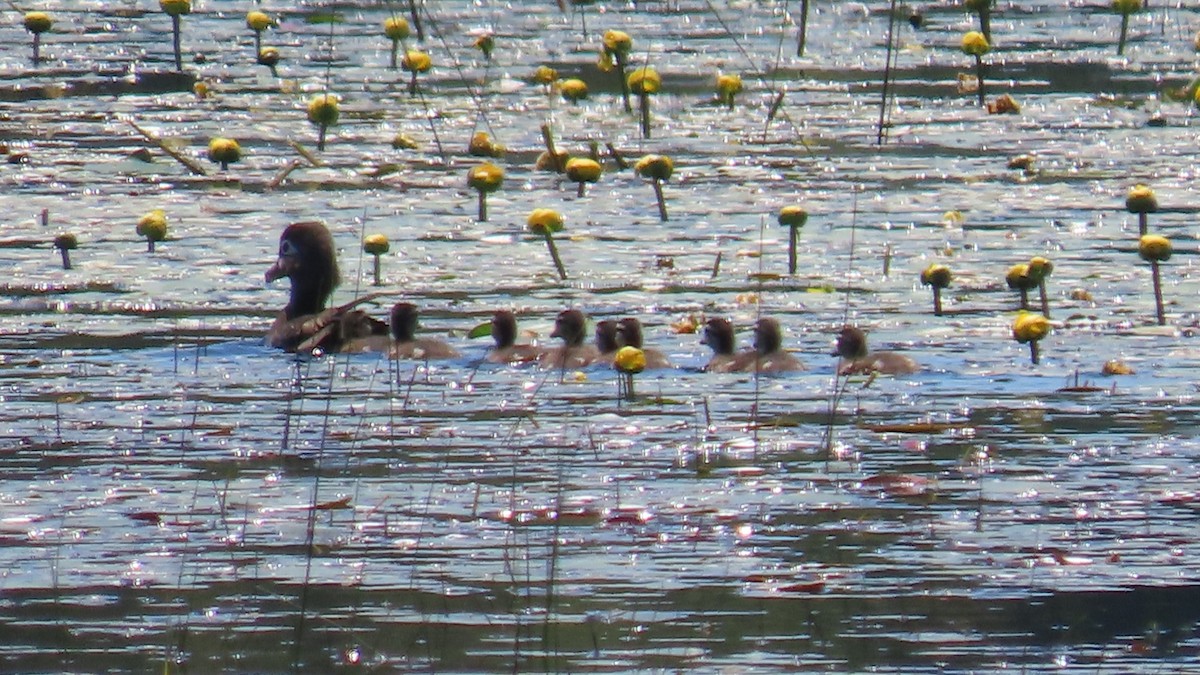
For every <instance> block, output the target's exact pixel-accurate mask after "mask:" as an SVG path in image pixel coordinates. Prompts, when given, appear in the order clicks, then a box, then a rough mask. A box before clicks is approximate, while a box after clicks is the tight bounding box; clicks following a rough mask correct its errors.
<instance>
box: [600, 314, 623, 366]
mask: <svg viewBox="0 0 1200 675" xmlns="http://www.w3.org/2000/svg"><path fill="white" fill-rule="evenodd" d="M620 348H621V344H620V342H619V339H618V337H617V322H616V321H612V320H609V319H605V320H603V321H597V322H596V351H597V352H599V354H598V355H597V356H596V363H601V364H605V365H612V362H613V359H614V358H616V356H617V350H618V349H620Z"/></svg>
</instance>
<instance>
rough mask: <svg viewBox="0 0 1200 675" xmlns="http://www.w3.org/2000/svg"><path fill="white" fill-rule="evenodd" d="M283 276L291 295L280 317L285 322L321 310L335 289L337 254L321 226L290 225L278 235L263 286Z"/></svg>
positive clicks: (310, 222)
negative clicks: (272, 258) (273, 258)
mask: <svg viewBox="0 0 1200 675" xmlns="http://www.w3.org/2000/svg"><path fill="white" fill-rule="evenodd" d="M284 277H287V278H288V279H290V280H291V282H292V295H291V299H290V300H288V304H287V307H285V308H284V310H283V311H284V314H285V315H286V316H287V318H289V319H294V318H296V317H298V316H304V315H306V314H316V313H318V312H320V311H321V310H323V309H325V303H326V302H328V300H329V296H330V295H333V289H335V288H337V285H338V282H339V281H340V276H339V274H338V266H337V255H336V254H335V252H334V246H333V236H332V235H331V234H329V229H328V228H326V227H325V225H324V223H320V222H317V221H308V222H303V223H292V224H291V225H288V226H287V228H286V229H284V231H283V234H281V235H279V258H278V259H276V260H275V264H274V265H271V268H270V269H269V270H267V283H270V282H272V281H275V280H276V279H282V278H284Z"/></svg>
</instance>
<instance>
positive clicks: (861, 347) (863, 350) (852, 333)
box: [833, 326, 867, 361]
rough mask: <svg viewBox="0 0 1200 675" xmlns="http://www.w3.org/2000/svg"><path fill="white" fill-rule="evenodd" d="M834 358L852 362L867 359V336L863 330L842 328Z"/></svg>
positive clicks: (848, 327) (850, 327) (852, 327)
mask: <svg viewBox="0 0 1200 675" xmlns="http://www.w3.org/2000/svg"><path fill="white" fill-rule="evenodd" d="M833 356H840V357H842V358H843V359H848V360H851V361H853V360H854V359H862V358H866V356H867V334H866V333H864V332H863V331H862V329H861V328H856V327H854V326H842V332H841V333H839V334H838V338H837V351H835V352H834V353H833Z"/></svg>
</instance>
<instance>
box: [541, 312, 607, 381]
mask: <svg viewBox="0 0 1200 675" xmlns="http://www.w3.org/2000/svg"><path fill="white" fill-rule="evenodd" d="M550 337H557V338H562V341H563V345H562V346H561V347H554V348H552V349H547V350H546V351H545V352H544V353H543V354H542V356H541V359H540V360H539V361H538V365H540V366H541V367H542V368H583V367H584V366H590V365H592V364H593V363H595V362H596V359H597V358H599V356H600V352H599V350H597V349H596V347H595V346H593V345H589V344H585V342H584V341H585V340H586V338H587V317H586V316H585V315H584V313H583V312H581V311H579V310H577V309H565V310H563V311H561V312H559V313H558V317H557V318H556V319H555V320H554V331H553V332H551V333H550Z"/></svg>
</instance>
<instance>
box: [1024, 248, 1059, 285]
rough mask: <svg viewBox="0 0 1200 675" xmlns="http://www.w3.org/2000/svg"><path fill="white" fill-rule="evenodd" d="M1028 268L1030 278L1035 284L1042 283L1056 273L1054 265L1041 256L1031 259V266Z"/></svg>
mask: <svg viewBox="0 0 1200 675" xmlns="http://www.w3.org/2000/svg"><path fill="white" fill-rule="evenodd" d="M1026 267H1028V269H1029V272H1028V274H1029V278H1030V279H1032V280H1033V281H1034V283H1041V281H1042V280H1043V279H1045V278H1046V277H1048V276H1050V273H1051V272H1053V271H1054V263H1052V262H1050V260H1049V259H1048V258H1044V257H1042V256H1040V255H1038V256H1034V257H1033V258H1030V260H1029V264H1028V265H1026Z"/></svg>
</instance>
